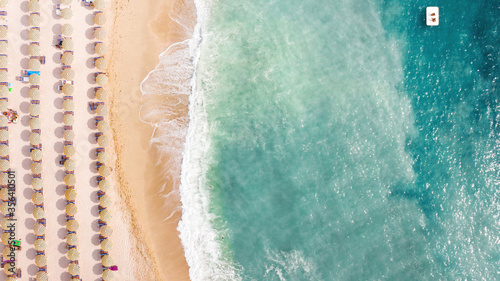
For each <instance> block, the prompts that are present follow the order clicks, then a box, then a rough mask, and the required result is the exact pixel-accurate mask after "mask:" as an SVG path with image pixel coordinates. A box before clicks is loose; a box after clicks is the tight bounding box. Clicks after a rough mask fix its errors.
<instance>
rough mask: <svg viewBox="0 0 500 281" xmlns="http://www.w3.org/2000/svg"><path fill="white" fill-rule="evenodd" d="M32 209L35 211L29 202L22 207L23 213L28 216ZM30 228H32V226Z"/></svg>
mask: <svg viewBox="0 0 500 281" xmlns="http://www.w3.org/2000/svg"><path fill="white" fill-rule="evenodd" d="M34 209H35V205H34V204H33V203H31V202H29V203H26V204H25V205H24V211H25V212H26V213H28V214H32V213H33V210H34ZM31 228H33V226H32V227H31Z"/></svg>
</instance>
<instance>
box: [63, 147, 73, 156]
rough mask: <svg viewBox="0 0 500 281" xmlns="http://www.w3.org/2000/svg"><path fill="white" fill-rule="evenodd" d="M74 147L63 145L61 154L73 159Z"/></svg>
mask: <svg viewBox="0 0 500 281" xmlns="http://www.w3.org/2000/svg"><path fill="white" fill-rule="evenodd" d="M75 152H76V151H75V147H73V146H72V145H65V146H64V148H63V154H64V155H66V156H68V157H73V155H75Z"/></svg>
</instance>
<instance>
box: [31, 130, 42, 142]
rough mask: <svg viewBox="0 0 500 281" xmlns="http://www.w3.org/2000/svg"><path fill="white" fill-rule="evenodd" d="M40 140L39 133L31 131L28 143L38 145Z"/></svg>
mask: <svg viewBox="0 0 500 281" xmlns="http://www.w3.org/2000/svg"><path fill="white" fill-rule="evenodd" d="M40 142H42V139H41V138H40V135H39V134H38V133H31V135H30V143H31V144H32V145H39V144H40Z"/></svg>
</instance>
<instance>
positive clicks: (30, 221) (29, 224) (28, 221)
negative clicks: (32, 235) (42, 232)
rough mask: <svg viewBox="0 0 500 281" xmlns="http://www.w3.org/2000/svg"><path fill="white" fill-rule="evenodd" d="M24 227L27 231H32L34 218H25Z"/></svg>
mask: <svg viewBox="0 0 500 281" xmlns="http://www.w3.org/2000/svg"><path fill="white" fill-rule="evenodd" d="M24 226H25V227H26V228H27V229H33V227H34V226H35V219H34V218H27V219H25V220H24Z"/></svg>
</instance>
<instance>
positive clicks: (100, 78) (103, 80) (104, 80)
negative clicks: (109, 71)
mask: <svg viewBox="0 0 500 281" xmlns="http://www.w3.org/2000/svg"><path fill="white" fill-rule="evenodd" d="M95 81H96V83H97V84H99V85H101V86H104V85H106V84H108V76H106V74H104V73H99V74H97V77H96V78H95Z"/></svg>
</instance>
